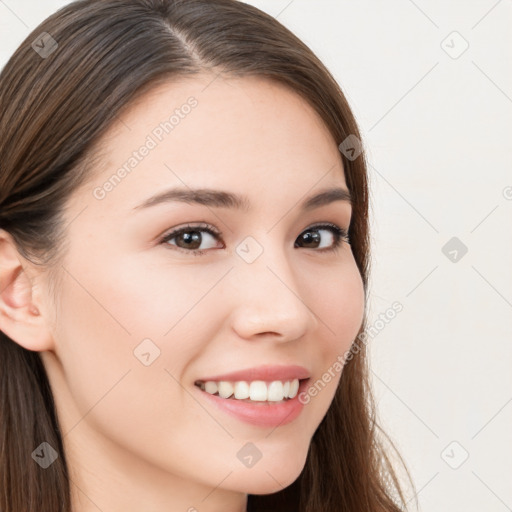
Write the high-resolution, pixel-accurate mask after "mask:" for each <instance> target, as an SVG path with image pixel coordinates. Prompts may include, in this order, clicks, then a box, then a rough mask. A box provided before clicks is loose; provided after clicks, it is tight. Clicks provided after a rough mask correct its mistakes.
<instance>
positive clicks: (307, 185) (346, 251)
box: [42, 75, 364, 510]
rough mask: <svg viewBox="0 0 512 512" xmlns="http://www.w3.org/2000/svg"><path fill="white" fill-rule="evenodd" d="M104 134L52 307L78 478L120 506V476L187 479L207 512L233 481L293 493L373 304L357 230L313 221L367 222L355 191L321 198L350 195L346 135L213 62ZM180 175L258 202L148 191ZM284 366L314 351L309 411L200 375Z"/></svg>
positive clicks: (300, 104)
mask: <svg viewBox="0 0 512 512" xmlns="http://www.w3.org/2000/svg"><path fill="white" fill-rule="evenodd" d="M171 116H172V117H171ZM166 123H167V124H166ZM103 141H104V148H103V157H102V160H101V162H100V163H99V164H97V166H96V167H95V169H93V178H92V179H91V181H90V182H89V183H87V184H86V185H84V186H82V187H81V188H80V189H78V190H77V191H76V192H75V194H74V195H73V197H71V198H70V200H69V203H68V208H67V209H66V211H65V223H66V225H67V232H68V242H69V245H68V249H67V252H66V254H65V258H64V260H63V266H62V268H61V280H60V283H59V288H58V291H57V299H58V300H57V303H56V304H55V306H54V309H53V311H50V306H49V305H48V306H47V309H48V311H47V313H48V316H49V317H50V316H52V315H55V318H56V319H57V323H56V325H55V326H54V327H52V329H53V332H52V337H53V340H54V343H55V345H54V349H53V350H52V351H47V352H44V353H43V354H42V356H43V361H44V363H45V366H46V368H47V371H48V373H49V376H50V381H51V383H52V388H53V391H54V394H55V399H56V403H57V410H58V413H59V417H60V421H61V423H62V425H63V426H62V430H63V433H64V443H65V448H66V450H67V457H68V462H69V464H70V465H71V466H72V467H73V470H72V471H73V472H72V478H73V476H74V482H75V483H77V485H78V486H79V487H80V488H81V489H82V491H83V493H84V494H87V495H88V496H89V497H90V498H91V495H94V496H95V497H96V500H94V499H93V501H96V502H97V505H98V506H100V507H101V505H100V503H101V504H103V505H105V506H106V505H107V503H108V502H109V501H108V500H111V499H113V498H112V497H111V495H112V494H115V489H116V486H117V485H118V483H119V482H123V483H124V484H127V483H128V482H129V485H133V486H134V488H136V487H139V488H140V489H142V488H146V489H148V492H149V489H152V491H155V489H156V487H157V486H160V488H162V489H166V490H168V491H169V494H170V495H171V496H174V497H177V496H179V495H180V493H181V495H183V496H185V495H186V496H185V497H184V498H183V500H182V501H183V503H182V502H180V505H181V506H185V505H187V504H188V506H189V507H192V506H196V507H197V509H198V510H208V509H207V508H206V504H207V503H209V502H210V503H213V502H214V500H216V499H220V497H222V496H224V497H225V496H227V494H226V492H228V493H229V491H235V492H236V493H250V494H268V493H274V492H277V491H279V490H281V489H282V488H283V487H286V486H288V485H290V484H291V483H292V482H293V481H294V480H295V479H296V478H297V477H298V476H299V474H300V472H301V471H302V469H303V467H304V464H305V461H306V456H307V452H308V447H309V445H310V441H311V438H312V436H313V434H314V432H315V430H316V429H317V427H318V426H319V424H320V422H321V420H322V419H323V418H324V416H325V414H326V413H327V410H328V408H329V406H330V404H331V401H332V399H333V396H334V393H335V390H336V387H337V384H338V382H339V378H340V372H339V371H335V370H333V368H336V361H337V360H338V358H339V356H340V355H342V354H343V353H344V352H345V351H346V350H347V349H348V348H349V347H350V345H351V343H352V341H353V340H354V338H355V336H356V335H357V333H358V330H359V327H360V325H361V321H362V318H363V311H364V293H363V284H362V280H361V276H360V274H359V272H358V269H357V266H356V263H355V260H354V257H353V254H352V251H351V247H350V245H349V244H348V243H347V242H346V241H345V240H344V238H343V237H340V241H339V242H340V243H339V247H338V248H337V249H336V250H332V249H333V247H334V245H335V242H336V240H337V238H338V236H337V235H336V233H335V232H334V231H332V230H331V229H329V228H328V227H320V228H319V227H317V228H316V229H309V228H310V227H311V226H313V225H315V224H316V225H318V224H325V223H331V224H334V225H336V226H338V227H340V228H342V229H344V230H346V231H348V228H349V224H350V220H351V205H350V203H349V202H348V201H347V200H343V197H341V198H338V199H336V200H333V201H332V202H328V203H326V204H321V205H320V206H318V204H317V205H316V207H315V205H313V207H311V208H309V209H303V208H302V203H304V202H305V201H306V200H307V199H308V198H310V197H311V196H313V195H316V194H317V193H319V192H320V191H324V190H325V189H330V188H342V189H345V190H347V185H346V182H345V178H344V172H343V165H342V160H341V157H340V154H339V151H338V148H337V144H336V142H335V141H334V140H333V138H332V137H331V135H330V134H329V132H328V130H327V129H326V128H325V126H324V125H323V123H322V121H321V119H320V118H319V117H318V115H317V114H316V113H315V112H314V110H313V109H312V108H311V107H309V106H308V105H307V104H306V103H305V101H303V100H302V99H301V98H300V97H299V96H297V95H296V94H295V93H293V92H290V91H289V90H288V89H286V88H284V87H283V86H281V85H276V84H273V83H271V82H268V81H266V80H263V79H259V78H258V79H257V78H242V79H226V78H222V77H217V78H216V79H214V77H213V76H209V75H208V76H206V75H203V76H200V77H194V78H187V79H183V80H181V81H179V82H174V83H172V84H170V85H160V86H158V88H157V89H156V90H154V91H153V92H151V94H149V95H146V96H145V97H144V98H143V100H142V101H139V102H138V103H137V104H136V105H134V106H132V108H130V109H129V110H127V111H126V112H124V113H122V114H121V115H119V116H118V118H117V121H116V123H115V125H114V126H113V127H112V129H111V130H110V131H109V133H108V134H107V136H106V137H105V138H104V140H103ZM144 148H145V149H144ZM123 166H124V171H123V170H122V169H123ZM171 189H180V190H182V191H184V193H187V194H188V193H190V192H192V191H193V190H195V189H213V190H216V191H225V192H226V193H229V194H233V195H236V196H240V197H243V198H245V200H246V202H247V203H246V205H245V206H246V208H236V207H233V205H230V204H228V203H227V202H224V203H222V204H220V203H221V202H220V201H216V204H214V203H215V201H213V199H212V198H213V197H214V196H213V195H210V196H209V199H211V202H204V204H197V203H195V202H193V201H188V202H182V201H179V200H178V199H179V197H174V199H172V198H170V197H168V198H167V199H168V200H163V199H162V198H161V199H162V200H158V201H156V200H155V201H153V202H152V204H146V205H145V206H144V203H148V202H151V201H150V200H151V198H154V197H155V196H158V195H160V194H163V193H165V192H167V191H170V190H171ZM141 205H142V206H141ZM189 225H190V226H191V227H188V228H187V229H188V231H185V233H182V234H181V235H174V236H166V235H169V234H170V233H171V232H172V231H175V230H177V229H179V228H185V227H187V226H189ZM205 227H206V228H208V229H211V230H212V233H213V234H211V233H210V232H209V231H204V228H205ZM215 233H218V234H215ZM198 251H203V252H202V253H201V254H198ZM48 304H50V301H49V300H48ZM52 307H53V306H52ZM264 365H280V366H282V365H298V366H302V367H304V368H305V370H306V371H307V373H308V375H309V376H310V379H309V385H313V384H314V383H315V382H317V381H319V382H320V383H321V384H320V385H319V386H317V387H318V389H319V391H318V392H317V393H316V395H315V396H311V397H310V398H309V399H308V401H307V403H306V404H305V405H304V406H303V408H302V410H301V412H300V414H299V415H298V416H296V417H295V418H294V419H293V420H292V421H283V422H282V424H279V425H273V426H272V425H271V426H268V425H262V424H254V423H251V422H249V421H246V420H245V419H242V418H241V417H239V416H237V415H234V414H231V413H229V412H228V411H227V410H226V409H224V408H223V407H219V406H218V405H217V403H216V402H218V401H219V400H223V401H227V400H228V399H227V398H220V397H219V398H217V399H216V402H214V401H213V400H212V399H211V397H210V396H207V393H206V391H203V390H201V389H200V388H199V387H197V386H196V385H195V382H196V381H198V380H203V379H205V378H207V377H211V376H219V375H223V374H226V373H229V372H233V371H236V370H246V369H251V368H254V367H259V366H264ZM329 371H330V373H331V375H330V378H329V377H328V378H324V379H322V376H323V375H324V373H325V372H329ZM256 380H257V379H256ZM270 380H279V379H270ZM283 380H284V381H286V380H288V379H283ZM249 383H250V382H249ZM277 387H279V386H278V385H277ZM301 389H302V388H301ZM229 400H230V401H232V400H233V398H231V399H229ZM296 400H297V399H296ZM245 407H247V404H245ZM249 407H267V408H268V407H275V406H272V405H269V404H268V403H265V404H263V403H253V404H252V406H251V405H249ZM253 410H255V409H253ZM256 411H257V410H256ZM256 416H258V415H256ZM270 421H271V420H270ZM340 428H342V427H341V426H340ZM101 482H104V483H103V484H102V483H101ZM79 483H82V486H80V485H79ZM213 489H215V491H213ZM125 490H126V489H125ZM192 490H193V491H192ZM187 493H188V494H187ZM128 494H130V493H127V495H128ZM100 495H102V497H100ZM151 495H152V496H155V495H156V493H151ZM108 496H110V497H108ZM192 496H193V497H194V500H195V501H192V498H191V497H192ZM203 498H205V499H204V501H203V502H202V501H201V500H203ZM91 499H92V498H91ZM127 499H128V498H127ZM153 499H154V500H156V498H153ZM133 500H134V498H133V495H130V498H129V501H127V505H130V504H133ZM155 503H156V502H155ZM158 503H160V502H158ZM200 505H202V506H203V507H204V508H201V506H200ZM156 509H157V508H156V505H155V510H156ZM148 510H149V509H148ZM151 510H153V509H151ZM180 510H181V509H180ZM183 510H187V509H186V508H184V509H183Z"/></svg>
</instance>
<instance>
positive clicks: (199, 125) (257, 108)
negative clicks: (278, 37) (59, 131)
mask: <svg viewBox="0 0 512 512" xmlns="http://www.w3.org/2000/svg"><path fill="white" fill-rule="evenodd" d="M100 148H101V158H100V160H99V162H100V165H97V167H96V170H97V171H98V172H97V173H96V175H95V178H94V186H98V185H99V186H102V185H103V184H105V183H106V182H107V181H108V180H109V179H110V177H113V175H114V174H116V173H117V174H121V175H122V176H121V180H120V181H119V180H118V179H114V180H111V181H112V183H113V187H114V188H115V189H116V193H115V195H116V196H117V200H122V199H123V197H124V198H126V197H127V196H130V195H131V196H137V198H141V199H143V198H144V196H145V195H147V194H148V193H151V192H154V189H155V187H158V188H161V187H163V186H167V185H179V186H181V187H184V186H185V187H186V186H191V187H198V186H201V187H204V188H208V187H210V188H219V187H221V186H222V188H224V189H226V188H231V189H233V191H235V190H238V191H240V192H241V193H242V192H244V193H245V195H250V194H251V193H252V194H256V195H260V197H261V195H262V194H263V193H264V192H268V190H269V189H270V188H272V189H275V190H276V191H281V193H283V192H285V191H286V189H289V190H294V191H295V192H294V194H297V193H298V192H301V191H302V192H303V193H306V192H307V191H308V190H311V189H312V188H314V187H315V186H316V185H315V184H317V186H318V188H325V187H328V186H340V185H341V186H343V185H345V178H344V175H343V165H342V160H341V157H340V154H339V152H338V148H337V144H336V142H335V141H334V139H333V137H332V135H331V134H330V132H329V130H328V129H327V127H326V126H325V124H324V122H323V121H322V119H321V118H320V116H319V115H318V114H317V113H316V111H315V110H314V109H313V108H312V107H311V106H310V105H309V104H308V103H307V102H306V101H305V100H304V99H303V98H301V97H300V96H299V95H298V94H297V93H295V92H294V91H292V90H291V89H289V88H288V87H286V86H284V85H283V84H279V83H276V82H274V81H270V80H267V79H265V78H260V77H242V78H227V77H223V76H215V75H198V76H194V77H188V78H182V79H179V80H176V81H173V82H169V83H163V84H159V85H158V86H156V87H155V88H153V89H151V90H149V92H146V93H145V94H144V95H142V96H141V97H139V98H138V99H137V101H136V102H134V103H132V104H130V105H129V106H128V107H127V108H126V109H125V110H124V111H122V112H121V113H119V115H118V116H117V118H116V121H115V122H114V123H113V125H112V127H111V128H110V129H109V131H108V132H107V133H106V135H105V136H104V137H103V139H102V141H101V146H100ZM121 169H124V171H121V172H118V171H120V170H121ZM118 181H119V183H117V182H118ZM345 186H346V185H345ZM107 188H112V187H107ZM118 190H122V191H123V193H122V194H119V193H118ZM113 195H114V194H111V196H113ZM274 197H275V196H274ZM296 199H298V197H296ZM134 202H137V200H136V198H135V197H134Z"/></svg>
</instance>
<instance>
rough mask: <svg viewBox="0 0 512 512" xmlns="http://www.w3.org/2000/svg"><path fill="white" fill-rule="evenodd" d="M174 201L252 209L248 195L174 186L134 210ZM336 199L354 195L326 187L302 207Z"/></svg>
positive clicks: (347, 200) (326, 202)
mask: <svg viewBox="0 0 512 512" xmlns="http://www.w3.org/2000/svg"><path fill="white" fill-rule="evenodd" d="M173 201H178V202H182V203H190V204H199V205H204V206H209V207H212V208H232V209H237V210H242V211H246V212H247V211H249V210H250V206H251V204H250V201H249V198H248V197H247V196H243V195H237V194H234V193H232V192H227V191H224V190H214V189H209V188H198V189H190V188H188V189H183V188H174V189H169V190H166V191H164V192H161V193H159V194H156V195H154V196H152V197H150V198H149V199H146V200H145V201H143V202H142V203H141V204H139V205H137V206H135V207H134V208H133V210H140V209H145V208H149V207H151V206H155V205H158V204H162V203H168V202H173ZM335 201H346V202H348V203H350V204H352V197H351V195H350V192H349V191H348V190H347V189H345V188H341V187H336V188H328V189H324V190H321V191H320V192H318V193H316V194H314V195H313V196H311V197H308V198H307V199H305V200H304V201H303V202H302V203H301V204H300V207H301V209H302V210H304V211H309V210H313V209H315V208H319V207H321V206H325V205H327V204H330V203H333V202H335Z"/></svg>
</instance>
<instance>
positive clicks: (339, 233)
mask: <svg viewBox="0 0 512 512" xmlns="http://www.w3.org/2000/svg"><path fill="white" fill-rule="evenodd" d="M324 228H327V229H329V230H330V231H331V232H332V233H333V234H334V242H333V245H332V247H330V248H325V247H324V248H323V249H316V250H317V252H322V253H324V252H325V253H330V252H335V253H336V252H338V250H339V247H340V245H341V243H342V242H343V241H345V242H346V243H347V244H350V239H349V236H348V233H347V231H346V230H345V229H343V228H340V227H339V226H337V225H336V224H331V223H330V222H327V223H323V224H314V225H313V226H310V227H308V228H307V229H305V230H304V231H303V232H302V233H305V232H307V231H315V230H320V229H324ZM189 231H199V232H201V231H205V232H206V233H208V234H210V235H212V236H213V237H214V238H215V237H219V236H221V233H219V232H218V231H217V230H216V229H214V228H213V227H212V226H210V225H208V224H206V225H199V226H191V225H187V226H185V227H183V228H179V229H176V230H175V231H172V232H171V233H168V234H166V235H165V236H164V237H163V238H161V239H160V242H159V243H160V244H166V243H167V242H169V241H170V240H172V239H173V238H175V237H177V236H179V235H181V234H182V233H187V232H189ZM302 233H301V234H302ZM173 247H175V250H177V251H179V252H183V253H186V254H192V255H194V256H201V255H202V254H204V253H206V252H208V251H210V250H212V249H203V250H199V249H192V250H186V249H183V248H181V247H177V246H173ZM313 250H315V249H313Z"/></svg>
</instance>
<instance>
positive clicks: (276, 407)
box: [194, 379, 309, 427]
mask: <svg viewBox="0 0 512 512" xmlns="http://www.w3.org/2000/svg"><path fill="white" fill-rule="evenodd" d="M308 381H309V379H306V380H303V381H301V382H300V385H299V390H298V391H297V394H296V395H295V397H293V398H290V399H289V400H286V401H285V402H281V403H273V402H254V403H252V402H243V401H241V400H236V399H229V398H221V397H220V396H217V395H212V394H210V393H207V392H206V391H203V390H202V389H201V388H199V387H197V386H194V387H195V388H197V390H198V391H199V392H200V393H201V394H202V395H203V396H205V398H206V399H207V400H211V401H212V403H213V404H215V405H216V406H217V407H219V408H220V409H222V410H223V411H225V412H227V413H228V414H231V415H232V416H235V417H237V418H238V419H240V420H242V421H245V422H246V423H250V424H251V425H255V426H257V427H280V426H283V425H287V424H288V423H291V422H292V421H293V420H294V419H296V418H297V416H298V415H299V414H300V413H301V412H302V409H303V407H304V404H303V403H302V402H300V401H299V395H300V393H301V392H302V391H304V390H305V389H306V386H307V384H308Z"/></svg>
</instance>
